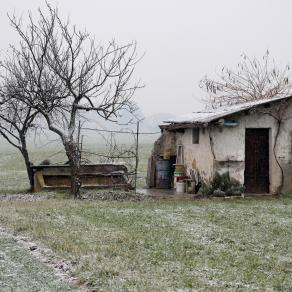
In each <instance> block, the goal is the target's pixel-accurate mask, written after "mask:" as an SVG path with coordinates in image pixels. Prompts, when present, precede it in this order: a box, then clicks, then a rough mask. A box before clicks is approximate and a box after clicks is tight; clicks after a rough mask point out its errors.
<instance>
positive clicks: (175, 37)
mask: <svg viewBox="0 0 292 292" xmlns="http://www.w3.org/2000/svg"><path fill="white" fill-rule="evenodd" d="M50 3H51V4H52V5H56V4H57V5H58V8H59V10H60V12H61V14H62V15H64V16H70V19H71V21H72V23H75V24H76V25H77V26H78V28H81V29H85V28H86V30H87V31H88V32H90V33H91V34H92V35H93V36H95V38H96V40H98V41H99V40H100V41H101V42H102V43H105V42H106V41H108V40H111V39H113V38H114V39H116V40H117V41H118V42H119V43H127V42H129V41H133V40H136V41H137V43H138V52H139V53H140V54H141V55H142V54H143V53H145V57H144V58H143V59H142V61H141V62H140V63H139V64H138V65H137V70H136V74H135V77H136V78H137V79H139V78H140V79H141V80H142V82H143V83H144V84H145V85H146V87H145V88H144V89H141V90H140V91H138V92H137V94H136V101H137V103H138V105H139V106H140V108H141V110H142V111H143V112H144V113H145V115H151V114H155V113H161V112H163V113H172V114H176V115H177V114H183V113H188V112H192V111H196V110H198V107H201V106H202V105H200V102H199V99H200V97H201V96H202V95H203V92H202V91H201V90H200V89H199V87H198V82H199V80H200V79H201V78H202V77H203V76H204V75H206V74H207V75H211V76H213V75H214V74H215V72H216V71H219V70H220V68H221V67H222V66H223V65H229V66H232V65H234V66H235V65H236V64H237V61H239V56H240V54H241V53H243V52H244V53H247V54H248V55H249V56H257V57H260V56H262V55H263V54H264V53H265V51H266V50H267V49H269V51H270V52H271V55H272V56H273V57H275V59H276V60H277V61H278V63H280V64H285V63H287V62H289V63H290V64H291V63H292V33H291V32H292V26H291V24H290V18H291V11H292V1H289V0H278V1H277V0H220V1H218V0H201V1H198V0H180V1H179V0H143V1H139V0H103V1H100V0H59V1H55V0H51V1H50ZM43 4H44V1H40V0H25V1H24V0H9V1H7V0H2V1H1V6H0V7H1V9H0V13H1V14H0V25H1V45H0V49H1V50H2V54H3V50H5V49H6V48H7V47H8V45H9V43H16V42H17V40H18V36H17V34H16V33H15V32H14V31H13V30H12V28H11V27H10V25H9V21H8V18H7V15H6V13H7V12H8V13H13V12H15V13H16V14H17V15H23V16H25V15H26V12H27V11H28V10H31V11H32V12H33V13H35V12H36V9H37V7H38V6H43Z"/></svg>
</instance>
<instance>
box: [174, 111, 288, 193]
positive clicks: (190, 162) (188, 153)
mask: <svg viewBox="0 0 292 292" xmlns="http://www.w3.org/2000/svg"><path fill="white" fill-rule="evenodd" d="M286 116H291V117H292V107H291V106H289V108H288V109H287V114H286ZM228 120H236V121H238V122H239V125H238V126H236V127H224V128H221V129H220V128H219V127H216V128H212V129H209V128H206V129H205V130H203V129H200V143H199V144H193V143H192V129H186V130H185V132H184V133H183V134H179V133H177V134H176V135H177V143H181V144H182V145H183V146H184V159H185V164H186V167H187V169H188V171H190V169H197V170H199V171H200V174H201V175H202V177H203V178H204V179H210V178H211V177H212V175H213V174H214V172H215V171H219V172H225V171H229V173H230V175H231V176H233V177H234V178H236V179H237V180H239V181H240V182H241V183H242V184H244V161H245V129H246V128H269V129H270V145H269V151H270V161H269V162H270V192H271V193H276V192H277V191H278V189H279V186H280V181H281V170H280V168H279V166H278V164H277V162H276V159H275V157H274V153H273V145H274V140H275V135H276V131H277V123H276V121H275V119H274V118H273V117H271V116H269V115H264V114H260V113H251V114H249V115H245V114H244V113H240V114H237V115H234V116H233V117H229V118H228ZM209 131H210V135H211V137H212V139H213V143H214V148H213V149H214V151H213V152H214V154H215V159H214V157H213V154H212V151H211V145H210V138H209ZM291 132H292V119H287V120H285V121H284V123H283V125H282V126H281V132H280V135H279V137H278V142H277V147H276V155H277V157H278V159H279V161H280V163H281V166H282V167H283V170H284V177H285V180H284V188H283V191H284V192H292V164H291V163H292V158H291V152H292V145H291V142H292V138H291ZM226 161H230V163H225V162H226ZM220 163H221V164H220ZM222 165H223V166H222ZM220 167H221V168H220ZM290 181H291V182H290Z"/></svg>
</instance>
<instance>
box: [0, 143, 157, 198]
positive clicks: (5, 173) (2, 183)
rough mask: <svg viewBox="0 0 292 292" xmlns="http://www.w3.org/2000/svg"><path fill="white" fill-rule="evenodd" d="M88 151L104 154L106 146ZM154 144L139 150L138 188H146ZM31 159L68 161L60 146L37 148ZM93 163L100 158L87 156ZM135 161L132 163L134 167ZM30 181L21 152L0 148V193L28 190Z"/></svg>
mask: <svg viewBox="0 0 292 292" xmlns="http://www.w3.org/2000/svg"><path fill="white" fill-rule="evenodd" d="M86 149H87V151H89V152H94V153H100V154H102V153H104V152H105V151H106V150H105V146H104V145H101V146H98V145H93V144H90V145H88V146H87V147H86ZM151 149H152V144H142V145H140V149H139V156H140V159H139V169H138V172H139V173H138V176H139V178H138V186H139V187H143V186H145V177H146V170H147V159H148V157H149V156H150V153H151ZM30 158H31V161H32V162H33V163H34V164H36V165H37V164H40V163H41V162H42V161H43V160H44V159H49V160H50V161H51V162H52V163H64V162H66V161H67V158H66V155H65V153H64V151H63V150H62V148H61V147H60V146H58V147H56V148H52V147H49V148H48V147H47V148H36V147H33V148H32V149H31V151H30ZM86 158H87V159H88V160H89V161H90V162H91V163H95V162H96V163H97V162H99V157H98V156H95V155H88V154H87V155H86ZM133 165H134V161H132V166H133ZM28 187H29V185H28V179H27V174H26V171H25V166H24V162H23V158H22V156H21V154H20V153H19V152H17V151H16V150H14V149H13V148H10V147H5V148H1V147H0V193H15V192H21V191H24V190H26V189H28Z"/></svg>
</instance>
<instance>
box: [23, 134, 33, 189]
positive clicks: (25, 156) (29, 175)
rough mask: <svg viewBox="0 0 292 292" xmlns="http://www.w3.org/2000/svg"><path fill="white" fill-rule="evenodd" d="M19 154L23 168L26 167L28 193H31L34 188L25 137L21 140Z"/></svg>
mask: <svg viewBox="0 0 292 292" xmlns="http://www.w3.org/2000/svg"><path fill="white" fill-rule="evenodd" d="M20 152H21V154H22V156H23V158H24V162H25V167H26V172H27V176H28V180H29V185H30V188H29V190H30V192H32V191H33V188H34V177H33V170H32V168H31V166H32V165H31V162H30V159H29V154H28V151H27V147H26V139H25V137H22V138H21V151H20Z"/></svg>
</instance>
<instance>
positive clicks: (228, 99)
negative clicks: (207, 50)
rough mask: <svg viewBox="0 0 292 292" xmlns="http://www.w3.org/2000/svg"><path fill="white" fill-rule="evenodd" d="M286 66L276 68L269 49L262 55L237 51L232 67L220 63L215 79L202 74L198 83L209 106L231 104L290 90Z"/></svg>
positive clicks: (287, 93)
mask: <svg viewBox="0 0 292 292" xmlns="http://www.w3.org/2000/svg"><path fill="white" fill-rule="evenodd" d="M289 71H290V67H289V66H288V65H287V66H285V67H284V68H279V67H277V66H276V65H275V61H274V60H271V58H270V54H269V51H267V52H266V54H265V55H264V56H263V57H262V59H256V58H253V59H251V58H249V57H248V56H247V55H245V54H243V55H241V61H240V62H239V63H238V64H237V68H236V69H230V68H226V67H223V68H222V70H221V73H220V74H219V76H218V79H216V80H214V79H211V78H209V77H208V76H205V77H204V78H203V79H202V80H201V81H200V87H201V88H203V89H204V90H206V91H207V94H208V100H207V101H208V103H209V104H211V106H212V107H215V108H216V107H220V106H223V105H231V104H236V103H242V102H247V101H251V100H258V99H270V98H276V97H281V96H288V95H290V94H291V82H290V80H289V73H290V72H289Z"/></svg>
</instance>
